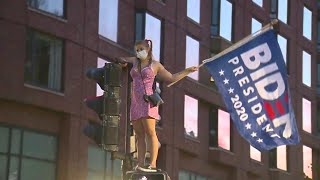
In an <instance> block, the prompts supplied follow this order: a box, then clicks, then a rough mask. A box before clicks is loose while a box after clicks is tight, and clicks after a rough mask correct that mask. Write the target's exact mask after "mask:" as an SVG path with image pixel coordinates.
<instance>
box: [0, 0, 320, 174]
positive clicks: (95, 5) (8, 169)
mask: <svg viewBox="0 0 320 180" xmlns="http://www.w3.org/2000/svg"><path fill="white" fill-rule="evenodd" d="M318 4H319V3H318V2H317V1H316V0H294V1H289V0H175V1H167V0H135V1H132V0H55V1H50V0H27V1H12V0H4V1H1V2H0V59H1V62H2V64H1V67H0V69H1V70H0V82H1V86H0V117H1V118H0V179H4V180H7V179H8V180H9V179H10V180H13V179H17V180H23V179H32V180H36V179H49V180H71V179H77V180H93V179H101V180H109V179H111V180H117V179H121V160H119V159H112V158H111V154H110V153H108V152H104V151H102V150H101V149H100V148H99V147H97V146H95V145H94V143H93V142H91V141H90V140H88V138H87V137H86V136H85V135H84V134H83V133H82V129H83V127H85V126H86V125H87V124H88V122H99V118H98V116H97V115H96V114H95V113H94V112H93V111H91V110H90V109H88V108H87V107H86V106H85V104H84V103H83V99H84V98H85V97H87V96H97V95H101V93H102V92H101V90H100V89H99V87H98V86H96V85H95V83H94V82H93V81H90V80H88V79H87V78H86V77H85V71H86V69H88V68H89V67H100V66H103V64H104V63H105V62H106V61H109V62H112V59H113V57H118V56H134V54H133V45H134V43H135V41H136V40H141V39H145V38H146V39H151V40H152V41H153V45H154V46H153V54H154V56H155V58H156V59H157V60H159V61H160V62H161V63H162V64H163V65H164V66H165V67H166V68H167V69H168V70H169V71H170V72H172V73H175V72H178V71H181V70H183V69H185V68H186V67H190V66H195V65H198V64H200V63H201V60H204V59H207V58H210V57H211V56H213V55H215V54H218V53H219V52H221V51H223V50H224V49H225V48H227V47H229V46H231V45H232V44H233V43H235V42H237V41H239V40H241V39H242V38H244V37H246V36H248V35H250V34H252V33H254V32H255V31H257V30H259V29H260V28H261V27H263V26H264V25H266V24H268V23H269V22H270V21H271V20H272V19H275V18H277V19H279V20H280V24H279V35H278V41H279V45H280V47H281V50H282V53H283V56H284V57H285V60H286V64H287V70H288V74H289V83H290V89H291V94H292V95H291V99H292V102H293V107H294V109H295V114H296V120H297V125H298V129H299V131H300V136H301V139H302V141H301V144H299V145H297V146H287V147H285V146H284V147H279V148H277V149H275V150H273V151H270V152H263V153H261V152H259V151H257V150H255V149H254V148H252V147H250V145H249V144H248V143H247V142H246V141H245V140H244V139H243V138H242V137H240V135H239V134H238V133H237V131H236V130H235V128H234V127H233V126H232V123H231V119H230V115H229V114H228V112H226V108H225V106H224V103H223V101H222V99H221V97H220V95H219V93H218V91H217V89H216V88H215V85H214V80H212V79H211V78H210V76H209V74H208V72H207V71H206V70H205V69H204V68H201V69H200V70H199V72H196V73H193V74H191V75H190V76H189V77H187V78H186V79H184V80H183V81H181V82H179V83H177V84H176V85H174V86H172V87H170V88H167V87H166V85H165V84H159V85H160V86H161V89H162V97H163V99H164V101H165V104H164V105H162V107H161V109H160V115H161V120H160V123H159V125H158V127H157V133H158V136H159V140H160V142H161V144H162V146H161V148H160V150H159V157H158V167H160V168H161V169H164V170H166V171H167V172H168V173H169V175H170V176H171V179H174V180H218V179H219V180H280V179H281V180H286V179H297V180H300V179H301V180H302V179H307V178H312V179H320V172H319V171H320V170H319V169H320V110H318V109H319V107H320V100H319V99H320V98H319V96H318V94H319V93H318V92H319V84H320V81H319V79H320V73H319V72H320V71H318V69H319V68H320V66H319V64H320V60H318V59H319V58H320V55H319V52H320V49H319V44H320V38H319V37H320V36H319V35H318V30H319V29H320V15H319V14H320V13H318V11H319V9H320V7H319V5H318ZM129 87H130V80H129V78H128V69H124V73H123V87H122V97H123V98H122V103H121V107H122V116H121V129H120V137H122V138H121V142H120V152H124V151H125V149H126V148H125V147H128V146H129V143H128V142H125V136H126V134H127V132H126V128H127V123H126V122H127V121H128V120H129V116H128V113H127V112H128V111H127V110H128V106H127V104H128V102H129V100H130V99H129V98H128V97H130V96H129V93H128V92H129V91H128V88H129Z"/></svg>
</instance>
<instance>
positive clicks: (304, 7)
mask: <svg viewBox="0 0 320 180" xmlns="http://www.w3.org/2000/svg"><path fill="white" fill-rule="evenodd" d="M305 9H307V10H308V11H310V12H311V23H310V26H311V27H310V31H311V32H310V36H311V37H310V39H309V37H306V36H305V35H304V29H305V28H304V27H305V26H304V22H305V21H304V17H305V16H304V15H305V14H304V13H305V11H304V10H305ZM302 12H303V13H302V37H304V38H305V39H307V40H308V41H312V40H313V39H312V14H313V12H312V10H311V9H310V8H308V7H307V6H306V5H305V4H304V5H303V11H302Z"/></svg>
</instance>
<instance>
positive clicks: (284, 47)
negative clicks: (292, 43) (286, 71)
mask: <svg viewBox="0 0 320 180" xmlns="http://www.w3.org/2000/svg"><path fill="white" fill-rule="evenodd" d="M278 43H279V46H280V49H281V52H282V56H283V59H284V62H285V63H286V64H287V39H286V38H284V37H282V36H281V35H278Z"/></svg>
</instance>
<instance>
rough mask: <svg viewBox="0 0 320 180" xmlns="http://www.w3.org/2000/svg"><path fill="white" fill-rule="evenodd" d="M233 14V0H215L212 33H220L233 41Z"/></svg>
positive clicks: (215, 34) (216, 34)
mask: <svg viewBox="0 0 320 180" xmlns="http://www.w3.org/2000/svg"><path fill="white" fill-rule="evenodd" d="M232 16H233V14H232V3H231V0H221V1H220V0H213V1H212V17H211V35H213V36H218V35H219V36H221V37H223V38H225V39H226V40H228V41H232V24H233V21H232ZM219 22H220V23H219ZM218 29H219V31H218Z"/></svg>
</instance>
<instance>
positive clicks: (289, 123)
mask: <svg viewBox="0 0 320 180" xmlns="http://www.w3.org/2000/svg"><path fill="white" fill-rule="evenodd" d="M205 66H206V68H207V69H208V70H209V73H210V74H211V76H212V77H213V79H214V80H215V83H216V85H217V87H218V89H219V92H220V94H221V95H222V97H223V100H224V103H225V105H226V107H227V110H228V112H229V113H230V115H231V117H232V121H233V123H234V125H235V127H236V128H237V130H238V132H239V133H240V135H241V136H242V137H243V138H245V139H246V140H247V141H248V142H249V143H250V144H251V145H252V146H253V147H255V148H256V149H258V150H260V151H264V150H270V149H273V148H275V147H277V146H280V145H293V144H298V143H299V142H300V137H299V133H298V129H297V126H296V121H295V116H294V111H293V108H292V105H291V98H290V91H289V86H288V75H287V72H286V65H285V62H284V60H283V56H282V53H281V50H280V47H279V44H278V41H277V39H276V34H275V32H274V31H273V30H270V31H267V32H265V33H263V34H261V35H259V36H258V37H256V38H254V39H253V40H251V41H249V42H247V43H245V44H244V45H242V46H240V47H238V48H236V49H235V50H233V51H231V52H229V53H227V54H225V55H223V56H221V57H219V58H217V59H215V60H212V61H209V62H207V63H206V64H205Z"/></svg>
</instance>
